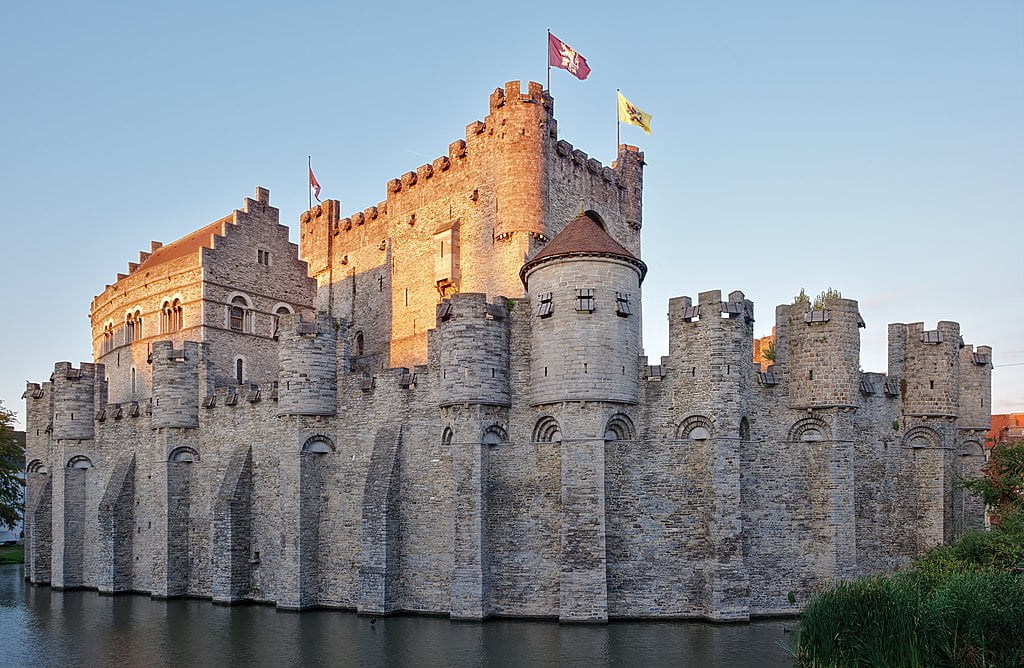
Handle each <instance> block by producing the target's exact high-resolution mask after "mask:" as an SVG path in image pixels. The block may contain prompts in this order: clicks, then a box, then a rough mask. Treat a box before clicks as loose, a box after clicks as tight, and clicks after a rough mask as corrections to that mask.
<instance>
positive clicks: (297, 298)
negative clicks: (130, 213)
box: [25, 82, 992, 621]
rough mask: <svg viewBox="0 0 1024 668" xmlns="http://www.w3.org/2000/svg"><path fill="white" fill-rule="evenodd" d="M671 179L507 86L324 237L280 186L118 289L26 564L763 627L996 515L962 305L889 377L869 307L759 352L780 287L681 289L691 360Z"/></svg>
mask: <svg viewBox="0 0 1024 668" xmlns="http://www.w3.org/2000/svg"><path fill="white" fill-rule="evenodd" d="M643 166H644V156H643V153H641V152H639V151H638V150H637V149H636V148H634V147H631V146H627V145H620V146H619V147H618V155H617V159H616V160H615V161H614V162H613V163H612V165H611V166H604V165H602V164H600V163H599V162H598V161H597V160H594V159H593V158H589V157H588V156H587V154H585V153H583V152H582V151H580V150H577V149H575V148H573V147H572V146H571V145H570V144H568V143H567V142H565V141H560V140H559V139H558V133H557V128H556V123H555V120H554V118H553V101H552V98H551V97H550V95H549V94H548V93H547V92H546V91H544V90H542V87H541V86H540V85H539V84H536V83H530V84H529V86H528V88H527V89H526V90H522V89H521V87H520V84H519V83H518V82H512V83H509V84H507V85H506V86H505V88H504V89H498V90H495V91H494V93H493V94H492V95H491V96H490V110H489V114H488V115H487V117H486V118H485V119H484V120H483V121H477V122H474V123H471V124H470V125H469V126H468V127H467V129H466V139H465V140H464V141H463V140H460V141H456V142H454V143H452V144H451V145H450V146H449V150H448V155H447V156H443V157H439V158H437V159H436V160H434V161H433V162H432V163H430V164H425V165H422V166H421V167H419V168H418V169H417V170H416V171H410V172H408V173H406V174H404V175H402V176H401V178H397V179H394V180H392V181H390V182H388V184H387V197H386V200H385V201H383V202H380V203H379V204H377V205H376V206H371V207H369V208H367V209H365V210H363V211H360V212H357V213H354V214H351V215H346V216H345V217H342V216H341V212H340V210H339V204H338V202H337V201H325V202H324V203H322V204H319V205H317V206H315V207H313V208H312V209H311V210H310V211H307V212H305V213H303V214H302V216H301V220H300V222H301V239H300V244H299V246H298V248H296V246H295V245H293V244H290V243H289V241H288V231H287V228H286V227H284V226H282V225H280V224H279V222H278V211H277V209H275V208H274V207H272V206H271V205H270V193H269V192H268V191H267V190H264V189H262V188H259V189H257V190H256V194H255V196H254V198H251V199H249V198H247V199H246V200H245V202H244V205H243V206H242V208H241V209H239V210H237V211H235V212H233V213H232V214H231V215H229V216H227V217H225V218H222V219H220V220H218V221H216V222H214V223H212V224H210V225H208V226H206V227H203V228H201V229H200V230H198V231H197V232H195V233H193V234H190V235H188V236H186V237H184V238H183V239H180V240H178V241H176V242H174V243H171V244H167V245H161V244H159V243H156V242H154V243H153V246H152V248H151V249H150V251H149V252H144V253H142V254H141V256H140V258H139V262H137V263H132V264H130V265H129V267H128V272H127V273H126V274H119V275H118V276H117V279H116V281H115V282H114V283H113V284H111V285H108V286H107V287H106V289H105V290H104V291H103V292H102V293H101V294H100V295H99V296H97V297H96V298H95V300H94V301H93V303H92V308H91V321H92V333H93V342H94V343H93V345H94V362H93V363H85V362H83V363H81V364H80V365H79V366H77V367H75V366H73V365H72V364H71V363H68V362H60V363H57V364H56V366H55V368H54V371H53V375H52V376H51V377H50V380H49V382H44V383H41V384H37V383H29V384H28V387H27V389H26V393H25V398H26V402H27V413H26V416H27V418H26V426H27V432H28V445H27V459H26V461H27V462H28V464H27V478H28V501H27V504H26V536H27V538H26V545H27V548H26V573H27V577H28V578H29V579H30V580H31V581H32V582H33V583H36V584H46V583H48V584H50V585H51V586H53V587H54V588H59V589H73V588H80V587H85V588H95V589H98V590H99V591H100V592H103V593H117V592H129V591H134V592H146V593H149V594H151V595H152V596H154V597H160V598H163V597H180V596H190V597H202V598H209V599H212V600H213V601H214V602H215V603H224V604H228V603H236V602H244V601H256V602H265V603H272V604H275V605H276V606H278V607H279V608H281V609H304V608H310V607H338V608H348V609H354V610H357V611H359V612H361V613H372V614H382V613H389V612H394V611H415V612H424V613H440V614H446V615H450V616H451V618H453V619H470V620H473V619H484V618H487V617H489V616H528V617H550V618H557V619H559V620H562V621H605V620H608V619H610V618H617V617H619V618H621V617H641V618H657V617H665V618H683V617H702V618H708V619H713V620H744V619H749V618H750V617H751V616H757V615H770V614H785V613H794V612H796V611H798V610H799V608H800V606H801V605H802V604H803V603H805V602H806V601H807V600H808V597H809V596H810V595H812V594H813V593H814V592H816V591H818V590H820V589H822V588H824V587H826V586H828V585H829V584H830V583H832V582H834V581H836V580H838V579H844V578H849V577H852V576H856V575H860V574H865V573H872V572H879V571H888V570H891V569H893V568H897V567H900V566H904V565H906V564H908V563H909V561H910V560H911V559H912V558H913V557H914V556H915V555H918V554H920V553H921V552H922V551H923V550H925V549H927V548H928V547H930V546H933V545H936V544H939V543H942V542H944V541H948V540H950V539H951V538H953V537H955V536H956V535H958V534H959V533H960V532H962V531H963V530H964V529H967V528H971V527H976V526H980V525H981V522H982V513H983V509H982V506H981V504H980V502H979V501H977V500H976V499H974V498H972V497H970V496H967V495H965V494H964V493H963V491H962V490H961V488H960V487H958V486H957V484H956V481H957V480H958V479H959V478H961V477H964V476H972V475H975V474H976V473H977V471H978V469H979V468H980V465H981V464H982V463H983V461H984V457H983V454H982V452H983V451H982V446H981V443H982V442H983V439H984V435H985V431H986V429H987V428H988V423H989V413H990V412H991V390H990V373H991V367H992V365H991V350H990V349H989V348H987V347H978V348H976V349H975V348H972V346H970V345H965V344H964V342H963V340H962V338H961V336H960V328H959V325H957V324H956V323H954V322H940V323H938V327H937V328H936V329H932V330H926V329H925V328H924V325H923V324H922V323H915V324H893V325H890V326H889V369H888V374H880V373H864V372H862V371H860V370H859V353H860V335H859V328H860V327H862V326H863V324H864V323H863V320H862V319H861V316H860V313H859V311H858V306H857V302H856V301H853V300H850V299H843V298H840V297H838V296H830V297H829V298H827V299H825V300H823V301H821V302H820V303H816V304H811V303H810V302H808V301H801V300H798V301H797V302H796V303H794V304H790V305H783V306H779V307H777V308H776V310H775V318H776V334H775V340H774V355H773V357H774V364H773V365H772V366H768V367H766V368H763V369H762V368H761V367H760V366H759V365H757V364H755V362H754V341H753V319H754V307H753V303H752V302H751V301H750V300H748V299H747V298H746V297H745V296H744V295H743V293H741V292H732V293H729V294H728V295H726V296H724V297H723V295H722V293H721V292H719V291H717V290H714V291H708V292H702V293H700V294H699V296H698V298H697V299H696V300H694V299H691V298H690V297H678V298H675V299H672V300H671V301H670V302H669V354H668V356H667V357H663V358H661V359H660V360H658V361H657V362H656V363H652V361H651V360H648V359H646V358H644V357H642V351H641V300H640V290H641V285H642V282H643V279H644V276H645V274H646V272H647V267H646V265H645V264H644V263H643V261H642V260H641V259H640V257H641V253H640V230H641V222H642V215H641V191H642V177H643ZM581 202H583V203H584V205H583V206H581ZM581 209H585V210H584V211H582V212H581ZM300 258H301V259H300ZM684 280H686V279H685V277H684ZM794 601H795V602H794Z"/></svg>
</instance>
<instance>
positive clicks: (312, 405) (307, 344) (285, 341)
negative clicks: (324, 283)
mask: <svg viewBox="0 0 1024 668" xmlns="http://www.w3.org/2000/svg"><path fill="white" fill-rule="evenodd" d="M340 328H341V323H339V322H338V321H337V320H335V319H334V318H333V317H331V316H330V315H328V314H326V313H317V314H316V317H315V319H313V320H306V319H303V317H302V316H301V314H294V315H285V316H281V320H280V342H279V343H280V346H279V349H278V354H279V357H280V362H281V373H280V376H279V379H278V412H279V414H280V415H334V414H335V413H336V411H337V406H338V397H337V387H338V331H339V329H340Z"/></svg>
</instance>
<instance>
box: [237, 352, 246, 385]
mask: <svg viewBox="0 0 1024 668" xmlns="http://www.w3.org/2000/svg"><path fill="white" fill-rule="evenodd" d="M244 381H245V362H244V361H243V360H242V358H241V357H239V358H238V359H236V360H235V384H236V385H241V384H242V383H243V382H244Z"/></svg>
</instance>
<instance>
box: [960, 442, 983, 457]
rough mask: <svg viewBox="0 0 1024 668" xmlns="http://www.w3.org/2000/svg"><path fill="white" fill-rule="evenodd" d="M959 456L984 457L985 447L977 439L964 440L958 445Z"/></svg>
mask: <svg viewBox="0 0 1024 668" xmlns="http://www.w3.org/2000/svg"><path fill="white" fill-rule="evenodd" d="M960 456H962V457H984V456H985V448H984V447H982V445H981V443H980V442H978V441H964V442H963V444H962V445H961V446H960Z"/></svg>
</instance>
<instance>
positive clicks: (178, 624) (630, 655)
mask: <svg viewBox="0 0 1024 668" xmlns="http://www.w3.org/2000/svg"><path fill="white" fill-rule="evenodd" d="M23 573H24V571H23V567H22V566H0V664H2V665H12V666H19V665H21V666H46V665H90V666H100V665H103V666H110V665H121V666H147V667H148V666H178V667H186V668H192V667H196V666H210V665H217V666H281V665H299V664H301V665H309V666H316V665H345V666H557V665H572V666H602V665H608V666H645V665H646V666H655V665H657V666H701V667H705V666H729V667H733V666H757V667H759V668H760V667H768V666H788V665H792V661H791V660H790V658H789V654H788V652H787V651H786V650H785V649H784V648H783V644H784V643H787V642H788V641H789V640H790V639H791V638H792V635H790V634H787V633H785V631H784V629H785V628H792V627H793V626H794V624H795V622H793V621H788V620H787V621H763V622H754V623H751V624H731V625H715V624H704V623H695V622H612V623H610V624H607V625H564V624H558V623H556V622H548V621H515V620H512V621H510V620H501V621H487V622H483V623H472V622H452V621H449V620H448V619H447V618H444V617H421V616H410V615H402V616H394V617H381V618H377V619H376V622H375V623H371V620H370V618H368V617H360V616H358V615H356V614H355V613H352V612H341V611H330V610H325V611H312V612H303V613H301V614H299V613H288V612H278V611H277V610H276V609H275V608H273V607H268V606H240V607H230V608H228V607H223V606H215V605H213V604H211V603H210V602H209V601H194V600H177V601H154V600H151V599H150V598H149V597H148V596H141V595H130V596H100V595H98V594H97V593H96V592H92V591H76V592H56V591H53V590H51V589H50V588H49V587H32V586H31V585H29V584H28V583H26V582H25V581H24V579H23Z"/></svg>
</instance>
